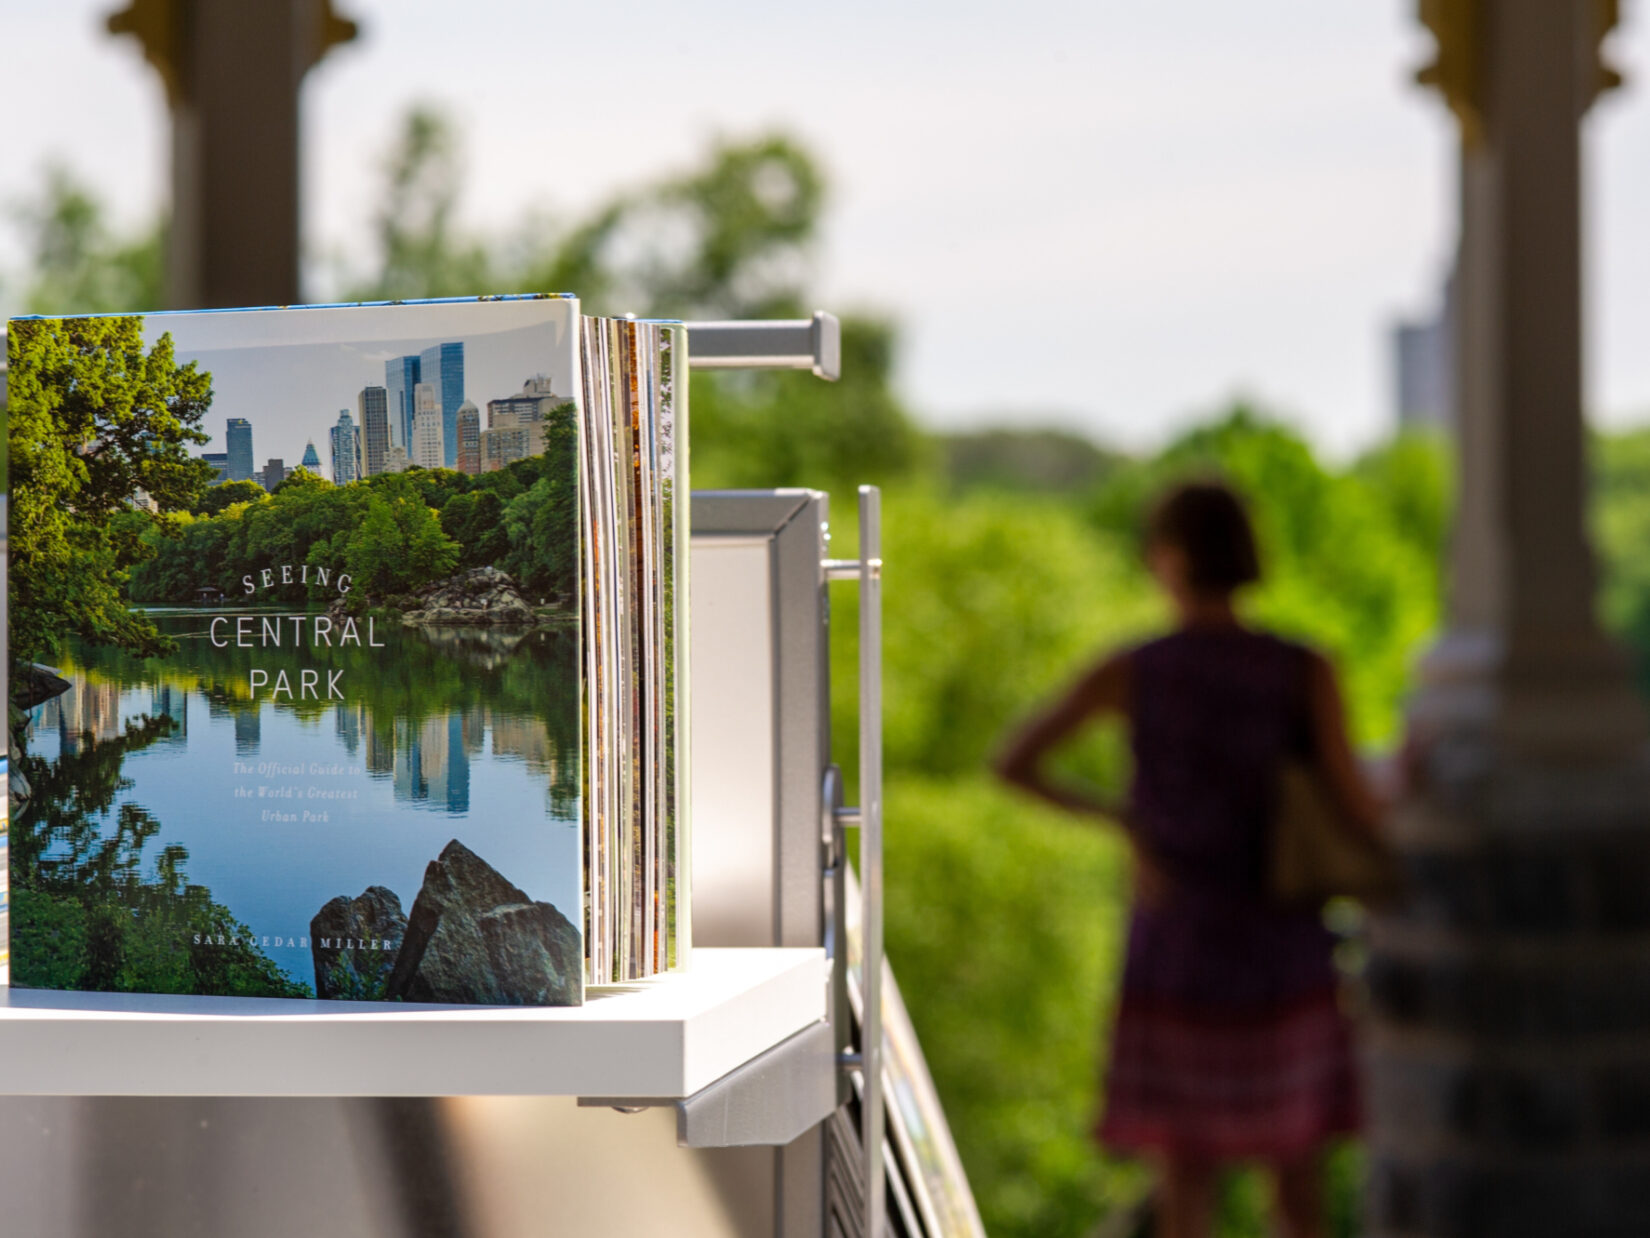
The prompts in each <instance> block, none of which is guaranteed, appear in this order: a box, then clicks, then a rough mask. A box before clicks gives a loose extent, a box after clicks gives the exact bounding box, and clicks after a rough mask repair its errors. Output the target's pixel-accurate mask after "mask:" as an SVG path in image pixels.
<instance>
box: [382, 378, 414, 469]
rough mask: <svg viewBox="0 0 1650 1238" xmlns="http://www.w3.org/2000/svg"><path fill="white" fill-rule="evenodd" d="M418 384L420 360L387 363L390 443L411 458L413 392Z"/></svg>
mask: <svg viewBox="0 0 1650 1238" xmlns="http://www.w3.org/2000/svg"><path fill="white" fill-rule="evenodd" d="M418 383H419V365H418V358H417V357H391V358H390V359H389V360H388V361H386V362H384V392H385V399H386V401H387V403H388V406H389V414H390V442H391V443H393V444H394V445H395V446H397V447H400V448H402V449H403V450H405V451H406V453H407V455H408V456H411V455H412V423H413V412H414V411H415V410H414V409H413V389H414V388H415V387H417V386H418Z"/></svg>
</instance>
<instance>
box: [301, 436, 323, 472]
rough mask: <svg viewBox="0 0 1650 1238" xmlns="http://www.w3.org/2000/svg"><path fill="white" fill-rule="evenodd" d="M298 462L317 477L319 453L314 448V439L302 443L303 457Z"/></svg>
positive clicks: (319, 466) (319, 463) (319, 465)
mask: <svg viewBox="0 0 1650 1238" xmlns="http://www.w3.org/2000/svg"><path fill="white" fill-rule="evenodd" d="M299 463H300V464H302V465H303V466H304V467H305V468H306V469H308V470H309V471H310V472H311V473H314V474H315V475H316V476H317V477H319V476H320V475H321V453H320V452H318V451H316V450H315V440H314V439H310V440H309V441H308V442H307V443H305V444H304V458H303V459H302V460H300V461H299Z"/></svg>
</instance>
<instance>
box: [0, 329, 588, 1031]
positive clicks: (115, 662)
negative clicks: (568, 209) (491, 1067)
mask: <svg viewBox="0 0 1650 1238" xmlns="http://www.w3.org/2000/svg"><path fill="white" fill-rule="evenodd" d="M578 321H579V319H578V305H577V302H576V301H575V300H573V299H572V298H566V297H548V298H519V299H488V300H483V301H471V302H451V303H414V304H406V305H387V306H377V307H306V308H298V309H290V310H257V311H232V312H216V313H188V314H154V315H147V316H137V315H123V316H108V317H96V318H78V319H21V320H15V321H14V322H13V323H12V324H11V329H10V340H9V343H10V352H11V375H12V379H11V381H12V407H11V410H10V415H11V418H12V420H13V426H12V432H11V434H10V439H11V441H12V443H13V462H12V468H13V471H12V512H13V526H14V536H13V540H12V557H13V567H12V575H11V592H10V603H11V615H12V651H11V658H12V669H13V675H14V680H13V701H14V704H17V705H18V706H19V707H20V708H22V709H24V710H25V716H26V723H25V725H24V728H23V733H22V736H21V738H22V750H21V751H16V750H15V749H14V761H13V770H14V773H15V774H20V775H21V781H22V782H23V783H24V785H25V787H26V790H25V791H24V794H23V797H22V799H21V805H22V806H21V809H20V811H19V812H18V813H17V814H16V818H15V820H14V821H13V822H12V831H11V839H10V843H11V848H10V849H11V862H10V870H11V907H10V913H11V982H12V983H13V984H15V985H21V986H28V987H42V988H65V989H114V990H130V991H147V992H188V993H202V994H228V995H245V996H309V995H313V996H318V997H324V998H338V999H350V1000H404V1001H419V1002H463V1003H470V1002H480V1003H506V1004H552V1005H559V1004H571V1003H577V1002H578V1001H581V1000H582V997H583V984H584V956H585V944H584V932H583V925H584V912H583V907H584V898H585V892H584V889H583V877H582V865H583V858H582V853H581V847H582V833H583V814H582V805H581V797H582V794H583V787H582V778H583V756H582V753H581V743H582V735H581V725H582V718H583V710H584V702H583V700H582V696H581V666H582V658H581V632H580V624H581V619H580V611H581V595H580V577H579V573H580V561H581V549H580V537H581V533H580V527H579V515H580V508H579V481H578V454H579V453H578V436H579V417H580V413H579V392H580V375H579V359H578V347H579V332H578V327H577V324H578ZM29 418H38V419H39V426H38V427H37V428H38V429H39V430H40V431H41V433H36V434H30V433H29V432H28V431H29V425H28V423H27V419H29ZM20 419H22V421H23V423H24V424H22V425H21V426H20V425H19V424H18V423H19V420H20ZM77 425H84V427H85V429H86V433H85V434H84V435H83V436H81V438H80V439H79V440H78V441H77V440H76V430H75V427H76V426H77ZM20 430H21V431H22V432H23V433H22V441H23V443H24V446H23V448H22V450H19V447H18V443H19V441H20V438H19V431H20ZM30 444H35V445H34V446H32V447H31V446H30ZM65 444H67V446H65ZM63 469H68V470H71V472H72V476H73V477H74V478H75V479H77V480H76V486H77V489H76V491H75V494H76V502H77V503H78V504H80V507H81V509H82V510H78V511H77V510H75V507H74V505H73V504H69V505H64V504H62V503H59V504H58V507H57V508H55V509H54V508H52V507H51V503H52V502H53V501H54V499H53V496H54V493H55V491H54V486H55V485H57V481H58V479H59V478H61V476H62V472H61V470H63ZM75 470H83V471H82V472H75ZM100 502H101V503H104V504H105V505H106V514H107V518H106V519H105V520H102V521H101V522H99V521H98V520H96V519H95V516H96V515H97V512H96V507H95V505H96V504H97V503H100ZM85 517H94V518H91V519H87V518H85ZM20 525H21V526H22V527H23V528H26V529H27V530H29V536H28V538H27V539H26V541H25V540H23V539H20V538H19V537H18V536H17V535H16V533H15V530H16V529H17V528H18V527H19V526H20ZM61 553H72V554H74V555H75V556H77V559H76V561H77V563H78V567H76V568H75V569H74V570H71V571H69V572H67V573H64V572H62V571H60V570H57V569H58V568H59V567H60V566H61V562H62V561H61V559H55V560H54V555H59V554H61ZM66 591H67V592H68V593H73V594H74V595H73V596H67V595H66ZM75 591H78V592H75ZM60 595H64V596H60ZM54 615H55V616H58V617H59V621H58V622H56V623H54V622H53V617H54ZM65 615H67V616H70V617H71V619H72V621H71V622H67V623H65V622H62V621H61V617H62V616H65ZM65 631H67V632H69V633H72V634H71V635H65V634H64V632H65ZM16 730H17V728H16V726H15V725H14V732H15V731H16ZM15 738H16V737H15V736H14V742H15Z"/></svg>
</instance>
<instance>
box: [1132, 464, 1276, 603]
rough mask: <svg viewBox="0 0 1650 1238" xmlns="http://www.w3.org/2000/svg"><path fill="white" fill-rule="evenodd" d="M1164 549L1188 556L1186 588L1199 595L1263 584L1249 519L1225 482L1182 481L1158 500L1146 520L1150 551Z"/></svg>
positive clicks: (1241, 501) (1227, 591) (1253, 533)
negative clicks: (1178, 551) (1158, 547)
mask: <svg viewBox="0 0 1650 1238" xmlns="http://www.w3.org/2000/svg"><path fill="white" fill-rule="evenodd" d="M1163 545H1166V546H1174V547H1176V548H1178V549H1179V550H1180V551H1181V553H1182V554H1184V555H1185V556H1186V568H1187V572H1188V575H1189V576H1190V579H1189V581H1188V582H1187V583H1188V584H1190V585H1191V587H1192V588H1193V589H1195V590H1197V591H1198V592H1200V593H1229V592H1231V591H1232V590H1233V589H1236V588H1238V587H1239V586H1241V585H1247V584H1251V583H1253V582H1254V581H1257V580H1259V579H1260V556H1259V554H1258V553H1256V551H1255V531H1254V529H1253V527H1252V526H1251V525H1250V524H1249V514H1248V512H1246V511H1245V510H1244V507H1243V500H1242V499H1240V498H1238V496H1237V493H1236V492H1235V491H1234V490H1233V489H1232V488H1231V487H1230V486H1228V485H1226V484H1225V483H1223V482H1218V481H1192V482H1183V483H1181V484H1180V485H1178V486H1176V487H1174V488H1173V489H1172V490H1170V491H1169V492H1168V493H1166V494H1164V495H1163V497H1162V498H1160V499H1158V501H1157V503H1156V505H1155V506H1153V508H1152V512H1151V516H1150V518H1149V519H1148V520H1147V521H1146V546H1147V548H1148V549H1149V548H1150V547H1152V546H1163Z"/></svg>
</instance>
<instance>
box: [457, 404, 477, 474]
mask: <svg viewBox="0 0 1650 1238" xmlns="http://www.w3.org/2000/svg"><path fill="white" fill-rule="evenodd" d="M458 471H459V472H460V473H465V474H468V475H469V476H471V477H474V476H476V475H477V474H478V473H480V472H481V410H480V409H479V408H477V407H476V406H475V402H474V401H473V400H465V401H464V403H462V404H460V405H459V406H458Z"/></svg>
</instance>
